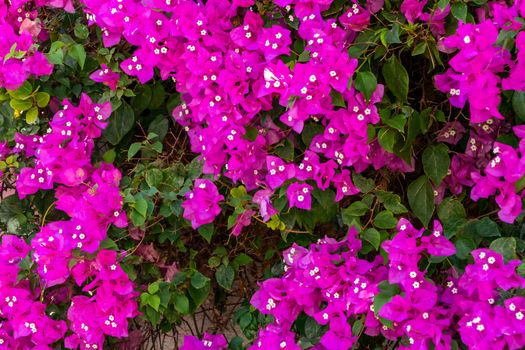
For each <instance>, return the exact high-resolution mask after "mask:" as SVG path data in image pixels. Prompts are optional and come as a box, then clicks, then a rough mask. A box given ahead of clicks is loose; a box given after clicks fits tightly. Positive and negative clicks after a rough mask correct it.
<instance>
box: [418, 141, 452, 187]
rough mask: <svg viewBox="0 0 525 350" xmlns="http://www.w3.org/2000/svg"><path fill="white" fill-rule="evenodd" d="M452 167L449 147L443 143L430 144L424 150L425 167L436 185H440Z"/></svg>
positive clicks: (426, 172)
mask: <svg viewBox="0 0 525 350" xmlns="http://www.w3.org/2000/svg"><path fill="white" fill-rule="evenodd" d="M449 167H450V157H449V156H448V147H447V146H446V145H444V144H442V143H440V144H438V145H430V146H428V147H427V148H426V149H425V151H424V152H423V169H424V170H425V174H427V175H428V177H429V178H430V179H431V180H432V182H433V183H434V185H436V186H439V185H440V184H441V181H443V179H444V178H445V176H447V172H448V169H449Z"/></svg>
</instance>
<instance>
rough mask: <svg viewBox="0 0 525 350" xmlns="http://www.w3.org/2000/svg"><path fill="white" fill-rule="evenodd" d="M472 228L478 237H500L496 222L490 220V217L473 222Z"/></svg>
mask: <svg viewBox="0 0 525 350" xmlns="http://www.w3.org/2000/svg"><path fill="white" fill-rule="evenodd" d="M474 229H475V230H476V233H477V234H478V236H480V237H500V236H501V233H500V231H499V227H498V224H496V223H495V222H494V221H492V220H491V219H490V218H487V217H485V218H483V219H481V220H477V221H476V222H474Z"/></svg>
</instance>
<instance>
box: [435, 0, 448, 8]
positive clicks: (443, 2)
mask: <svg viewBox="0 0 525 350" xmlns="http://www.w3.org/2000/svg"><path fill="white" fill-rule="evenodd" d="M449 2H450V0H439V2H438V7H439V8H440V9H441V10H444V9H445V7H447V5H448V4H449Z"/></svg>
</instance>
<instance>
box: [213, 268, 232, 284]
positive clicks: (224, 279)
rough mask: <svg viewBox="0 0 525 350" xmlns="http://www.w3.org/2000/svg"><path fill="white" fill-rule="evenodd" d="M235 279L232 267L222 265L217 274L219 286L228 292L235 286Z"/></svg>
mask: <svg viewBox="0 0 525 350" xmlns="http://www.w3.org/2000/svg"><path fill="white" fill-rule="evenodd" d="M234 278H235V270H234V269H233V267H232V266H231V265H228V266H226V265H221V266H219V268H218V269H217V271H216V272H215V279H216V280H217V283H218V284H219V286H221V287H222V288H224V289H226V290H230V289H231V288H232V285H233V279H234Z"/></svg>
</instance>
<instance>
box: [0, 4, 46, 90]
mask: <svg viewBox="0 0 525 350" xmlns="http://www.w3.org/2000/svg"><path fill="white" fill-rule="evenodd" d="M51 2H53V1H51ZM44 4H46V1H42V0H40V1H36V4H35V5H36V6H32V4H30V1H29V0H18V1H10V2H9V5H8V4H7V3H6V2H4V1H2V2H1V3H0V32H1V33H2V35H1V36H0V88H1V87H4V88H7V89H11V90H15V89H17V88H19V87H20V86H22V84H23V83H24V81H26V80H27V79H28V78H29V77H30V76H35V77H40V76H43V75H50V74H51V73H52V72H53V65H52V64H50V63H49V62H48V61H47V58H46V57H45V56H44V54H43V53H41V52H40V51H37V50H36V49H35V48H34V47H33V46H34V44H37V43H38V42H39V41H41V40H44V39H46V38H47V33H46V32H45V31H42V26H41V24H40V22H39V19H38V18H37V11H36V8H37V7H39V6H43V5H44Z"/></svg>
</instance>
